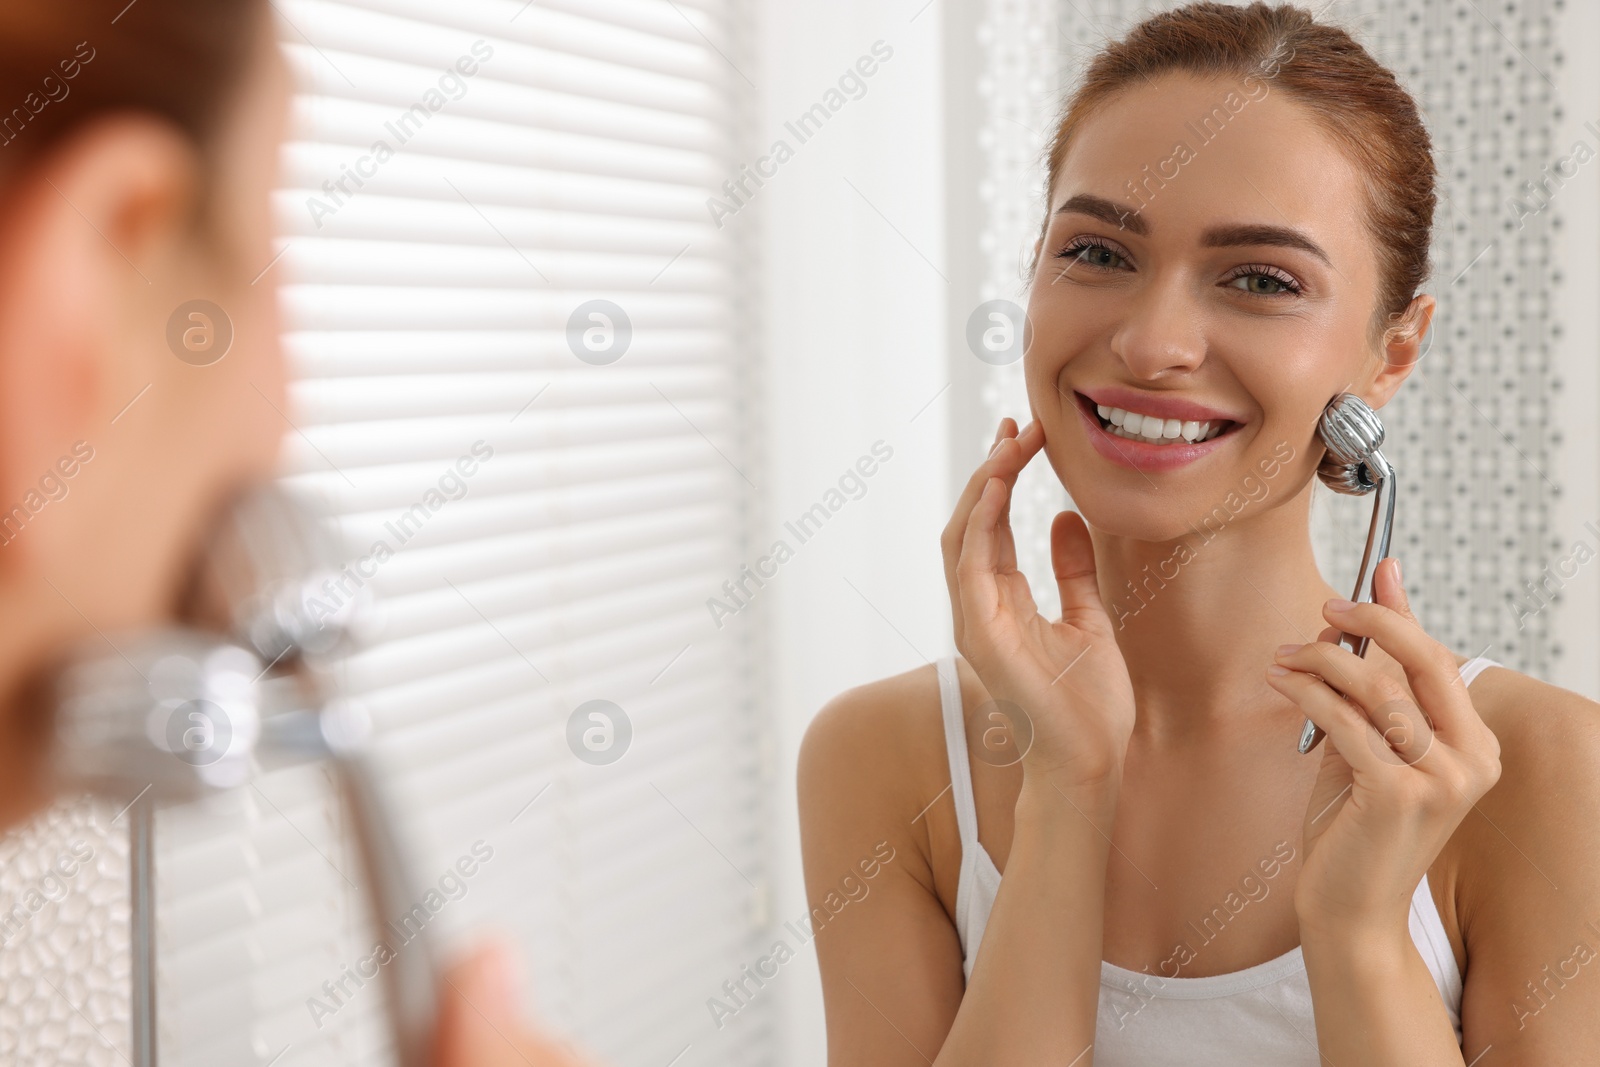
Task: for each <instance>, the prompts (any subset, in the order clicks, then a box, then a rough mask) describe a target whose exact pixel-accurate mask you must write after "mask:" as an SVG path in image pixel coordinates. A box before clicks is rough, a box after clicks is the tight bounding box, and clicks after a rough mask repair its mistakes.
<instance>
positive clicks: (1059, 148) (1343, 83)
mask: <svg viewBox="0 0 1600 1067" xmlns="http://www.w3.org/2000/svg"><path fill="white" fill-rule="evenodd" d="M1171 71H1183V72H1187V73H1191V74H1196V75H1200V76H1208V77H1238V78H1244V79H1249V78H1254V79H1256V80H1265V79H1270V80H1271V81H1272V83H1273V84H1274V86H1276V87H1278V88H1281V89H1282V90H1283V91H1284V92H1285V93H1287V94H1288V95H1289V97H1290V98H1291V99H1293V100H1295V101H1296V102H1298V103H1299V104H1301V105H1302V106H1304V107H1305V108H1306V109H1307V110H1308V111H1310V112H1311V114H1312V115H1313V116H1314V117H1315V118H1316V119H1317V120H1318V121H1319V122H1320V123H1321V126H1322V128H1323V129H1324V131H1325V132H1326V133H1327V134H1328V135H1329V136H1331V137H1332V138H1334V139H1335V141H1337V142H1338V143H1339V144H1340V145H1341V147H1343V148H1344V150H1345V152H1346V153H1347V154H1348V155H1349V157H1350V158H1351V159H1352V160H1354V161H1355V162H1356V163H1357V164H1358V165H1359V166H1360V167H1361V168H1362V169H1363V170H1364V171H1365V174H1366V187H1367V198H1368V210H1367V224H1368V228H1369V230H1370V231H1371V233H1372V235H1373V238H1374V240H1375V241H1376V243H1377V251H1378V276H1379V282H1378V293H1377V297H1378V304H1377V309H1376V311H1375V312H1374V314H1373V322H1372V334H1373V339H1374V340H1376V339H1378V338H1379V337H1380V336H1381V334H1382V329H1383V326H1384V325H1385V321H1386V320H1387V321H1393V319H1394V317H1395V316H1398V315H1399V314H1400V313H1402V312H1404V311H1405V309H1406V307H1407V306H1408V305H1409V304H1410V303H1411V300H1412V298H1413V297H1414V296H1416V293H1417V289H1418V287H1419V286H1421V284H1422V282H1423V280H1424V279H1426V278H1427V276H1428V273H1429V269H1430V264H1429V260H1428V248H1429V244H1430V243H1431V240H1432V234H1433V209H1434V203H1435V193H1434V177H1435V170H1434V162H1433V151H1432V145H1431V140H1430V138H1429V136H1428V130H1427V127H1426V126H1424V125H1423V122H1422V118H1421V116H1420V114H1419V113H1418V110H1417V105H1416V101H1415V100H1413V99H1412V97H1411V94H1410V93H1408V92H1407V91H1406V90H1405V89H1404V88H1402V87H1401V86H1400V84H1399V83H1398V82H1397V81H1396V79H1395V76H1394V74H1393V72H1392V71H1390V70H1389V69H1388V68H1387V67H1385V66H1383V65H1382V64H1381V63H1379V62H1377V61H1376V60H1375V59H1373V58H1372V56H1371V55H1370V54H1368V52H1367V50H1366V49H1364V48H1362V47H1361V45H1360V44H1358V43H1357V42H1356V41H1355V40H1354V39H1353V38H1352V37H1351V36H1350V35H1349V34H1348V33H1346V32H1345V31H1344V30H1342V29H1340V28H1339V27H1337V26H1330V25H1324V24H1322V23H1319V22H1317V21H1316V19H1315V18H1314V17H1313V16H1312V14H1311V13H1310V12H1309V11H1306V10H1305V9H1303V8H1299V7H1293V6H1290V5H1284V6H1278V7H1273V6H1268V5H1267V4H1265V3H1261V2H1260V0H1257V2H1256V3H1252V4H1251V5H1249V6H1248V7H1233V6H1230V5H1227V4H1220V3H1209V2H1207V3H1192V4H1187V5H1185V6H1183V7H1180V8H1177V9H1175V10H1173V11H1168V12H1164V13H1162V14H1158V15H1152V16H1151V17H1150V18H1148V19H1145V20H1144V21H1143V22H1141V23H1139V24H1138V25H1137V26H1135V27H1134V28H1133V29H1132V30H1130V31H1129V32H1128V35H1127V36H1126V37H1124V38H1123V39H1122V40H1120V41H1113V42H1111V43H1110V44H1108V45H1106V46H1105V47H1104V48H1103V49H1102V50H1101V51H1100V52H1099V53H1098V54H1097V55H1096V56H1095V57H1094V59H1093V61H1092V62H1091V63H1090V65H1089V68H1088V70H1087V71H1086V72H1085V74H1084V77H1083V80H1082V81H1081V82H1080V83H1079V85H1078V87H1077V88H1076V90H1074V92H1073V93H1072V95H1071V96H1070V97H1069V98H1068V100H1067V102H1066V105H1065V106H1064V107H1063V109H1062V114H1061V120H1060V122H1059V123H1058V125H1057V127H1056V132H1055V136H1054V137H1053V138H1052V140H1051V142H1050V149H1049V184H1048V185H1047V186H1046V188H1047V190H1049V194H1053V192H1054V190H1055V184H1056V178H1057V177H1058V176H1059V175H1060V174H1061V168H1062V164H1063V162H1064V161H1065V159H1066V156H1067V151H1068V150H1069V149H1070V148H1071V146H1072V141H1073V137H1074V135H1075V134H1076V133H1077V131H1078V129H1079V127H1081V126H1082V125H1083V124H1084V122H1085V121H1086V120H1087V119H1088V118H1089V117H1090V116H1092V115H1093V114H1094V112H1095V111H1096V109H1097V108H1098V107H1099V106H1100V105H1102V104H1103V103H1105V102H1106V101H1107V100H1109V99H1111V98H1114V97H1115V96H1117V95H1118V94H1119V93H1121V92H1122V91H1124V90H1126V89H1128V88H1130V87H1135V86H1139V85H1143V84H1145V83H1146V82H1149V81H1152V80H1154V79H1155V77H1157V76H1158V75H1160V74H1164V73H1168V72H1171ZM1049 194H1047V195H1049ZM1046 206H1047V208H1048V204H1047V205H1046ZM1045 221H1046V226H1047V227H1048V223H1049V217H1048V211H1047V214H1046V220H1045Z"/></svg>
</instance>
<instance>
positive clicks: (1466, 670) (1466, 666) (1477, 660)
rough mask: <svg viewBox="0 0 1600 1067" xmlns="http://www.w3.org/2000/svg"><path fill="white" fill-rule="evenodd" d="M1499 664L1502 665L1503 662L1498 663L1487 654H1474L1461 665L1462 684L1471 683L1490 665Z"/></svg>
mask: <svg viewBox="0 0 1600 1067" xmlns="http://www.w3.org/2000/svg"><path fill="white" fill-rule="evenodd" d="M1499 666H1502V664H1499V663H1496V662H1495V661H1494V660H1492V659H1489V658H1488V657H1487V656H1473V657H1472V658H1471V659H1469V660H1467V662H1465V663H1463V664H1462V665H1461V684H1462V685H1471V684H1472V680H1473V679H1474V678H1476V677H1477V676H1478V675H1480V674H1482V673H1483V672H1484V671H1486V670H1488V669H1489V668H1490V667H1499Z"/></svg>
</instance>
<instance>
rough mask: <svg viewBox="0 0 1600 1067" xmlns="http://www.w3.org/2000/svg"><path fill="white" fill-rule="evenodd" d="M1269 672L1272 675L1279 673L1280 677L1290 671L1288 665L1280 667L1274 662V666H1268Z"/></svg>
mask: <svg viewBox="0 0 1600 1067" xmlns="http://www.w3.org/2000/svg"><path fill="white" fill-rule="evenodd" d="M1267 673H1268V674H1272V675H1277V676H1278V677H1282V676H1283V675H1285V674H1288V673H1289V668H1288V667H1280V666H1278V665H1277V664H1276V663H1274V664H1273V665H1272V666H1270V667H1268V668H1267Z"/></svg>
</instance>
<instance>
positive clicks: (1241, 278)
mask: <svg viewBox="0 0 1600 1067" xmlns="http://www.w3.org/2000/svg"><path fill="white" fill-rule="evenodd" d="M1240 282H1243V283H1244V284H1243V285H1240V284H1239V283H1240ZM1228 284H1229V285H1231V286H1233V287H1235V288H1238V289H1243V290H1244V291H1245V292H1247V293H1255V294H1256V295H1258V296H1279V295H1282V294H1284V293H1298V292H1299V291H1300V287H1299V286H1297V285H1295V284H1294V283H1293V282H1291V281H1289V280H1287V279H1285V278H1280V277H1278V276H1277V275H1276V274H1268V273H1266V272H1264V271H1250V272H1248V273H1244V274H1238V275H1235V276H1234V277H1232V278H1230V279H1229V280H1228Z"/></svg>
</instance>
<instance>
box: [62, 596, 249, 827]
mask: <svg viewBox="0 0 1600 1067" xmlns="http://www.w3.org/2000/svg"><path fill="white" fill-rule="evenodd" d="M262 673H263V664H262V663H261V661H260V659H259V658H258V657H257V656H255V655H254V654H253V653H252V652H250V651H248V650H246V649H244V648H240V647H239V646H237V645H234V644H231V643H229V642H227V641H225V640H221V639H216V638H211V637H209V636H206V635H202V634H198V633H195V632H194V631H190V630H181V629H175V628H174V629H164V630H153V631H150V630H147V631H140V632H136V633H113V634H112V635H110V636H109V637H96V638H93V639H92V640H90V641H88V642H86V643H85V644H84V645H83V646H82V647H80V648H77V649H74V650H72V651H71V652H69V654H68V655H67V656H66V657H65V658H64V661H63V662H62V663H61V664H60V665H59V667H58V668H57V669H56V670H55V671H54V672H53V678H52V682H51V694H50V695H51V697H52V698H53V700H54V704H55V711H56V714H55V729H56V744H55V748H54V753H53V763H54V768H53V769H54V772H55V776H56V781H57V785H58V787H59V788H62V789H65V790H70V791H75V792H76V791H82V792H89V793H98V794H100V795H103V796H108V797H113V798H119V799H122V800H127V799H129V798H131V797H133V796H135V795H136V794H137V795H143V794H144V793H146V792H148V793H149V794H150V799H152V800H154V801H158V802H171V801H187V800H195V799H198V798H200V797H203V796H206V795H208V794H211V793H214V792H217V791H219V790H224V789H230V788H232V787H234V786H237V785H241V784H243V783H244V782H245V781H247V780H248V779H249V778H250V776H251V773H252V766H251V757H252V756H253V755H254V753H255V749H256V740H257V738H258V736H259V735H260V729H261V711H262V707H261V697H262V693H261V687H260V678H261V674H262Z"/></svg>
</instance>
